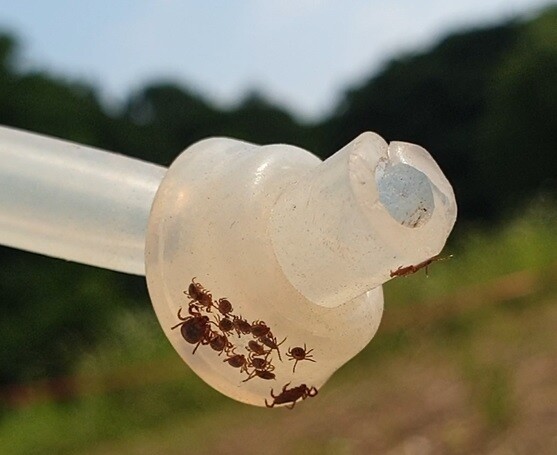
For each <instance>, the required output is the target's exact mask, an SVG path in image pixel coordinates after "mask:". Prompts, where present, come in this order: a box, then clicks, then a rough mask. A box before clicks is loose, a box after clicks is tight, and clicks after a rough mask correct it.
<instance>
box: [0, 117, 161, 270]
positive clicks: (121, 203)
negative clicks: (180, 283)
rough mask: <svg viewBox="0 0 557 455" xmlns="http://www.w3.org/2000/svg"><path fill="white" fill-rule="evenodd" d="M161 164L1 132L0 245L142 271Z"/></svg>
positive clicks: (7, 129) (75, 145)
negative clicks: (148, 227) (148, 226)
mask: <svg viewBox="0 0 557 455" xmlns="http://www.w3.org/2000/svg"><path fill="white" fill-rule="evenodd" d="M165 172H166V169H165V168H163V167H161V166H156V165H154V164H150V163H146V162H143V161H139V160H134V159H131V158H129V157H125V156H123V155H118V154H115V153H109V152H105V151H101V150H98V149H94V148H91V147H85V146H82V145H78V144H73V143H69V142H65V141H60V140H57V139H52V138H49V137H45V136H39V135H36V134H29V133H26V132H23V131H18V130H15V129H11V128H5V127H0V243H1V244H4V245H7V246H11V247H14V248H19V249H22V250H27V251H32V252H36V253H41V254H45V255H48V256H53V257H57V258H62V259H67V260H71V261H76V262H81V263H83V264H89V265H94V266H97V267H103V268H107V269H112V270H117V271H121V272H127V273H133V274H137V275H143V274H144V273H145V259H144V251H145V232H146V229H147V220H148V218H149V211H150V209H151V203H152V201H153V198H154V197H155V192H156V191H157V188H158V187H159V185H160V182H161V180H162V178H163V177H164V174H165Z"/></svg>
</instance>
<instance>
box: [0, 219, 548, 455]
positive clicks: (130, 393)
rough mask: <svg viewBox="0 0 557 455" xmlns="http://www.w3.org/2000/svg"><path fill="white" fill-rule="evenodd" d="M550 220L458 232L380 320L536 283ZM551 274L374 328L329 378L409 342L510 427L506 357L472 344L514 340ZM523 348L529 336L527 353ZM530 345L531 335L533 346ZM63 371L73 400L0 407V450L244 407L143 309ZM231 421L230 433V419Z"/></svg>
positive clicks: (74, 446) (84, 442) (156, 426)
mask: <svg viewBox="0 0 557 455" xmlns="http://www.w3.org/2000/svg"><path fill="white" fill-rule="evenodd" d="M556 221H557V220H556V217H555V215H554V214H553V213H552V212H549V211H546V210H541V209H539V208H538V209H536V210H531V211H528V212H527V213H525V214H524V216H523V217H521V218H519V219H516V220H514V221H512V222H509V223H507V225H506V226H504V227H503V228H502V229H500V230H498V231H496V232H482V231H475V232H469V233H468V234H466V235H465V236H463V237H461V238H460V239H457V241H455V242H453V244H452V246H451V247H450V248H448V249H447V254H453V258H452V259H450V260H447V261H444V262H439V263H435V264H433V265H432V266H431V267H430V269H429V277H428V278H427V279H426V278H425V275H424V272H423V271H421V272H419V273H417V274H415V275H414V276H411V277H408V278H400V279H396V280H393V281H392V282H391V283H389V284H388V285H387V286H386V295H385V301H386V305H385V316H386V319H388V317H389V315H390V314H394V311H393V313H390V311H391V310H390V309H393V310H394V309H396V310H397V311H403V312H405V311H408V312H425V313H427V312H428V311H432V308H431V306H430V305H428V302H429V301H431V300H432V299H436V298H438V297H439V296H443V295H447V294H450V293H452V292H455V291H456V290H458V289H465V288H467V287H469V286H476V285H478V283H484V282H488V281H489V280H491V279H493V278H495V277H498V276H501V275H504V274H507V273H511V272H515V271H520V270H524V269H529V270H534V271H539V273H541V274H542V276H543V274H544V270H548V269H549V268H550V267H551V266H553V269H555V267H554V266H555V251H556V250H557V248H556V247H557V223H556ZM554 277H555V274H548V276H547V278H546V279H544V280H542V283H543V285H544V286H546V287H545V288H543V289H541V290H539V292H537V293H536V296H535V298H534V297H529V298H527V299H522V300H521V299H518V300H517V301H511V302H503V303H500V304H498V305H496V306H494V305H485V306H482V307H480V308H476V309H474V310H473V311H470V312H466V311H465V310H464V311H463V312H462V313H461V314H460V313H459V315H458V316H455V317H450V318H448V319H442V320H438V321H435V323H432V325H431V326H430V327H428V328H424V327H407V328H405V329H404V330H400V329H399V330H393V331H390V332H384V333H383V332H382V330H381V329H380V331H379V333H378V335H377V337H376V338H375V339H374V340H373V342H372V343H371V344H370V346H369V347H368V348H367V349H366V350H365V351H364V352H363V353H362V354H360V355H359V356H358V357H357V358H356V359H355V360H354V361H352V362H350V364H349V365H348V366H347V367H345V368H344V369H343V370H341V372H340V373H339V374H338V375H337V376H336V377H335V378H334V380H333V382H337V383H343V382H346V381H351V380H353V379H354V378H356V377H357V376H361V375H362V374H368V373H369V374H379V373H373V371H376V370H380V366H381V364H382V362H390V361H391V360H392V359H395V358H397V357H404V356H413V355H416V353H419V352H420V349H421V348H420V346H424V348H423V349H425V346H427V349H428V350H431V349H434V350H435V351H436V352H438V353H440V355H443V356H446V357H447V358H450V359H451V361H452V362H453V363H454V364H455V365H456V366H457V368H458V369H459V370H460V371H461V372H462V375H463V377H464V378H465V380H466V381H467V382H468V384H469V387H470V396H471V398H472V400H473V402H474V403H475V406H476V407H477V409H478V410H479V412H480V413H481V414H482V415H483V416H484V419H485V422H486V427H487V428H490V429H492V430H493V431H500V430H501V429H504V428H506V427H507V426H508V425H510V424H512V416H513V415H514V414H515V408H516V403H515V397H514V388H513V387H514V386H513V381H512V359H507V358H504V357H503V358H491V357H490V356H489V355H490V354H489V352H490V347H486V346H485V345H481V344H477V343H476V339H479V338H481V337H480V335H481V334H482V330H484V329H485V327H488V326H489V327H490V330H493V329H492V328H491V327H492V326H493V324H492V322H493V321H494V320H499V319H500V320H501V324H500V325H498V326H497V325H496V327H498V328H497V333H496V334H495V335H496V337H497V338H496V339H497V340H499V341H501V343H504V341H505V340H509V342H516V337H519V336H523V335H520V333H522V332H519V331H517V330H514V329H513V327H514V326H513V325H512V324H511V323H505V322H504V321H505V320H506V319H505V317H506V316H505V315H507V314H509V315H512V314H519V315H520V312H527V311H530V309H531V307H532V305H537V304H538V302H540V301H541V300H543V298H544V296H545V295H555V290H556V287H555V284H554V282H555V280H554ZM509 317H510V316H509ZM509 320H510V319H509ZM490 321H491V322H490ZM387 325H388V324H387ZM542 335H543V334H541V335H540V336H542ZM484 338H485V337H484ZM513 340H514V341H513ZM534 342H535V340H534V341H532V340H529V343H530V344H528V346H530V345H532V343H534ZM525 345H526V343H525ZM542 345H543V342H542V341H541V338H540V341H539V346H542ZM533 346H534V347H533V348H532V349H534V350H535V349H536V348H535V345H533ZM509 365H511V366H509ZM75 375H76V377H77V378H79V387H82V388H83V389H82V390H85V391H86V392H85V393H84V394H79V397H78V398H77V399H70V400H68V401H67V402H52V401H48V400H46V401H44V400H43V401H40V400H39V401H37V402H35V403H30V404H29V405H27V406H23V407H20V408H18V409H12V410H7V411H4V413H3V415H2V416H1V418H0V448H1V450H0V451H1V453H2V454H4V455H20V454H26V455H28V454H34V453H37V454H39V453H40V454H44V453H49V454H50V453H52V454H71V453H82V452H84V451H85V450H86V449H88V448H93V447H96V446H97V445H98V444H100V443H110V441H114V443H116V442H117V441H128V440H130V441H131V440H135V439H137V438H140V437H146V435H150V434H151V433H153V434H164V432H165V428H167V427H169V426H172V425H174V424H175V422H177V421H180V422H181V424H183V425H186V426H187V425H188V424H189V423H193V422H200V421H207V422H208V423H207V434H210V433H211V432H212V431H215V429H214V428H212V429H210V428H211V424H210V422H211V419H212V416H216V415H217V414H219V415H222V413H227V412H229V413H231V415H239V416H242V414H243V413H244V412H245V409H246V408H247V407H246V406H243V405H239V404H235V403H234V402H232V401H231V400H228V399H226V398H225V397H223V396H221V395H220V394H218V393H217V392H215V391H213V390H212V389H211V388H210V387H209V386H207V385H205V384H204V383H203V382H202V381H201V380H200V379H199V378H197V377H196V376H195V375H194V374H193V373H191V372H190V371H189V370H188V369H187V367H185V366H184V365H183V364H182V362H181V360H180V359H179V358H178V356H177V355H176V354H175V353H174V351H173V349H172V348H171V346H170V344H169V343H168V341H167V340H166V338H165V337H164V335H163V333H162V331H161V330H160V328H159V327H158V323H157V321H156V319H155V317H154V315H153V313H152V311H151V309H150V308H149V309H145V310H144V311H136V312H134V313H131V312H127V313H122V314H121V315H120V316H119V317H118V318H117V319H116V320H115V322H114V326H113V327H111V328H110V331H109V332H107V336H106V338H105V339H104V341H102V342H101V343H99V344H98V345H97V347H96V348H95V349H93V350H90V351H87V352H83V354H82V359H81V362H80V363H79V365H78V367H77V368H76V370H75ZM103 390H108V391H106V392H103ZM279 412H280V411H279ZM256 415H259V414H256ZM261 415H263V414H261ZM234 422H235V425H241V423H242V420H241V417H240V420H236V419H235V420H234ZM188 434H190V433H188ZM153 437H155V436H153ZM196 441H197V442H202V441H205V442H207V441H206V440H205V438H204V435H203V434H197V433H191V434H190V442H191V444H195V442H196ZM124 444H125V443H124ZM350 444H351V443H350V441H348V440H345V439H342V438H340V439H339V438H336V437H333V436H331V439H330V440H329V441H328V442H323V443H322V445H321V446H316V445H312V444H311V442H308V443H307V447H306V443H305V442H303V441H302V442H300V443H296V444H292V445H291V446H290V447H291V448H292V450H293V453H298V452H296V451H297V450H298V449H299V451H300V453H302V452H303V453H350ZM122 450H123V449H122ZM109 452H110V451H107V453H109ZM146 453H150V452H146ZM173 453H174V452H173ZM186 453H187V452H186Z"/></svg>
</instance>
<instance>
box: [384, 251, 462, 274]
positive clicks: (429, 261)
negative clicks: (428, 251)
mask: <svg viewBox="0 0 557 455" xmlns="http://www.w3.org/2000/svg"><path fill="white" fill-rule="evenodd" d="M452 257H453V256H452V255H450V256H447V257H444V258H440V257H439V255H438V254H437V255H435V256H433V257H431V258H429V259H427V260H425V261H423V262H420V263H419V264H416V265H408V266H406V267H402V266H401V267H399V268H398V269H396V270H391V273H390V274H389V276H390V277H391V278H394V277H398V276H408V275H412V274H413V273H416V272H417V271H418V270H421V269H423V268H424V267H425V272H426V275H427V268H428V266H430V265H431V264H432V263H433V262H437V261H443V260H445V259H450V258H452Z"/></svg>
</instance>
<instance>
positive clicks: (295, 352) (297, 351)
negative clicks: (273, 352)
mask: <svg viewBox="0 0 557 455" xmlns="http://www.w3.org/2000/svg"><path fill="white" fill-rule="evenodd" d="M312 351H313V349H310V350H309V351H308V350H307V348H306V344H305V343H304V347H303V348H302V347H300V346H296V347H295V348H290V349H289V350H288V352H287V353H286V357H288V360H294V361H295V362H294V368H292V373H295V372H296V365H297V364H298V362H301V361H302V360H309V361H310V362H315V360H313V355H311V352H312Z"/></svg>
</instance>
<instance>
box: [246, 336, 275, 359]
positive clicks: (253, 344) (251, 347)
mask: <svg viewBox="0 0 557 455" xmlns="http://www.w3.org/2000/svg"><path fill="white" fill-rule="evenodd" d="M247 350H248V351H250V352H253V353H254V354H255V355H266V354H268V353H269V352H270V351H266V350H265V347H264V346H263V345H262V344H259V343H258V342H257V341H255V340H250V341H249V343H248V345H247Z"/></svg>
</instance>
